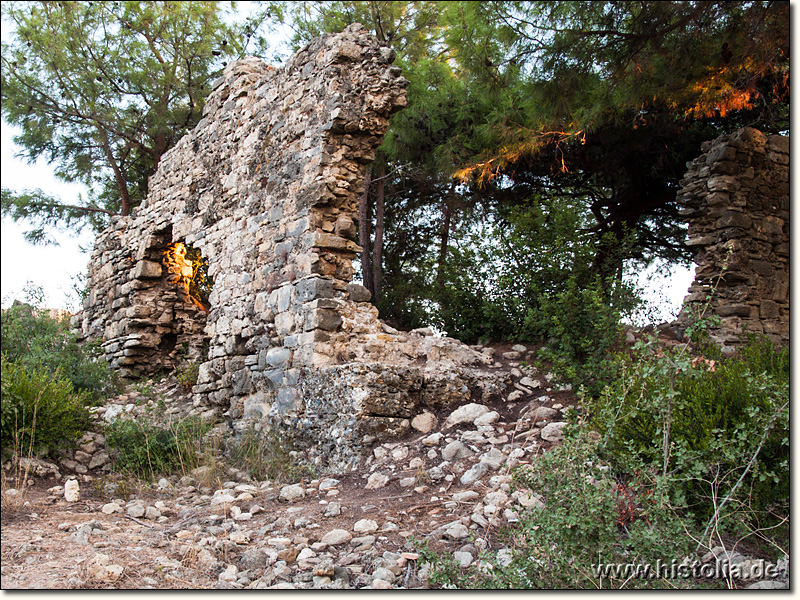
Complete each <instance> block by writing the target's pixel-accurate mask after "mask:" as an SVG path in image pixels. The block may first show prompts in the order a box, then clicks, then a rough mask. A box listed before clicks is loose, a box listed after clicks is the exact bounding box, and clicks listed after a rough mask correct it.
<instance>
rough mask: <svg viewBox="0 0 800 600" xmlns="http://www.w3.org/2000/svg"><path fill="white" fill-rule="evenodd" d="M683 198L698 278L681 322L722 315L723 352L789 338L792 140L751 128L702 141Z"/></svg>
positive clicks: (719, 338)
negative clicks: (748, 339) (756, 340)
mask: <svg viewBox="0 0 800 600" xmlns="http://www.w3.org/2000/svg"><path fill="white" fill-rule="evenodd" d="M703 152H704V153H703V154H702V155H701V156H700V157H699V158H697V159H695V160H694V161H692V162H690V163H689V164H688V165H687V166H688V167H689V170H688V171H687V173H686V175H685V176H684V178H683V180H682V182H681V185H682V189H681V191H680V192H679V194H678V200H679V202H680V203H681V205H682V211H681V214H682V215H683V216H684V217H686V218H687V220H688V223H689V232H688V240H687V242H686V243H687V245H689V246H691V247H693V248H694V249H695V252H696V254H695V263H696V264H697V269H696V274H695V281H694V283H693V284H692V286H691V287H690V288H689V295H688V296H687V297H686V299H685V301H684V309H683V311H682V312H681V314H680V315H679V317H678V321H677V322H678V324H679V325H680V326H681V327H683V328H685V327H687V326H689V325H691V324H692V323H693V322H695V321H696V320H697V319H698V318H699V317H701V316H702V317H711V316H715V317H718V318H719V325H718V326H714V327H713V328H712V329H711V331H710V335H711V338H712V339H713V340H714V341H715V342H717V343H718V344H720V345H721V346H722V348H723V350H724V351H731V350H733V348H735V346H737V345H739V344H741V343H742V342H744V341H745V339H744V334H745V333H746V332H751V333H757V334H760V333H763V334H765V335H766V336H767V337H769V338H771V339H772V340H773V341H774V342H776V343H779V344H783V345H786V344H788V342H789V138H788V137H784V136H780V135H771V136H765V135H764V134H763V133H761V132H760V131H758V130H756V129H752V128H749V127H745V128H743V129H740V130H739V131H736V132H734V133H732V134H730V135H723V136H720V137H718V138H717V139H715V140H713V141H710V142H706V143H704V144H703Z"/></svg>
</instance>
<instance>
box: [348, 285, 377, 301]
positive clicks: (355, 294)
mask: <svg viewBox="0 0 800 600" xmlns="http://www.w3.org/2000/svg"><path fill="white" fill-rule="evenodd" d="M345 291H346V292H347V294H348V296H349V297H350V300H352V301H353V302H369V301H370V300H371V299H372V292H370V291H369V290H368V289H367V288H365V287H364V286H363V285H361V284H359V283H348V284H347V285H346V286H345Z"/></svg>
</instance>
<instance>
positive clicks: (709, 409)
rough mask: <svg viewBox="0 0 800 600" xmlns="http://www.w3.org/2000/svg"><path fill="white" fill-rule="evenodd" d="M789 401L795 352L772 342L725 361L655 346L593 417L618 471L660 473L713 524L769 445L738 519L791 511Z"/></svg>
mask: <svg viewBox="0 0 800 600" xmlns="http://www.w3.org/2000/svg"><path fill="white" fill-rule="evenodd" d="M788 400H789V359H788V350H786V349H777V348H774V347H773V346H772V344H771V343H770V342H769V341H768V340H765V339H762V340H757V339H752V340H751V341H750V343H749V344H748V345H747V346H745V347H744V348H742V349H741V350H740V352H739V353H738V356H735V357H732V358H727V359H723V360H721V361H716V360H713V359H708V358H705V357H702V356H696V357H692V356H690V355H689V354H688V353H687V352H686V351H685V350H684V349H673V350H669V349H664V348H661V347H660V346H659V345H658V344H657V343H656V342H655V341H650V342H648V343H643V344H640V345H638V346H637V347H636V349H635V354H634V356H633V357H632V358H631V359H630V360H628V361H627V362H626V363H624V365H623V371H622V375H621V377H620V378H619V379H618V380H617V381H616V382H615V383H614V384H613V385H611V386H609V387H608V388H607V389H606V391H605V392H604V393H603V394H602V395H601V396H600V397H599V398H598V399H597V401H596V402H595V403H594V404H593V405H592V406H591V407H590V409H591V411H592V413H593V415H594V419H595V425H596V427H597V429H598V431H599V432H600V433H601V435H602V436H603V441H602V443H601V453H602V455H603V456H604V457H605V458H606V459H607V460H608V461H609V462H611V463H612V464H613V465H614V466H615V467H616V468H617V469H622V470H627V471H628V472H630V468H629V467H628V466H627V465H626V461H630V460H635V461H636V462H638V461H643V462H644V463H645V464H648V465H652V466H653V467H655V468H656V469H657V470H658V471H659V472H660V473H662V474H663V475H664V476H668V477H669V478H670V479H671V481H672V484H671V489H672V494H673V501H674V502H675V503H676V504H683V505H686V506H687V507H688V508H689V509H690V510H691V511H692V512H693V513H694V514H695V516H696V517H698V518H700V519H707V518H708V517H709V516H710V515H711V514H712V513H713V512H714V507H715V504H716V503H717V502H718V501H719V500H720V499H721V498H723V497H725V496H726V495H728V494H729V493H730V492H731V491H732V490H733V487H734V485H735V484H736V482H737V481H738V479H739V478H740V477H741V476H742V475H743V474H744V471H745V469H746V467H747V465H748V463H749V462H750V460H751V458H752V456H753V455H754V453H755V451H756V449H757V448H758V447H759V444H760V443H761V440H762V438H763V439H764V442H763V445H762V447H761V449H760V451H759V454H758V456H757V459H756V461H754V463H753V467H752V468H751V469H750V471H749V472H748V473H747V475H746V476H745V479H744V480H743V481H742V484H740V486H739V488H738V492H739V493H738V496H737V498H738V499H739V503H738V504H735V505H730V509H731V510H734V506H736V507H737V508H736V509H735V510H739V509H741V508H742V504H741V503H742V502H743V503H745V504H746V506H747V509H748V510H749V511H767V510H768V509H769V507H773V508H774V507H775V505H776V504H777V505H781V504H786V503H787V502H788V484H789V470H788V458H789V443H788V435H789V409H788ZM714 499H716V500H714ZM751 514H752V513H751Z"/></svg>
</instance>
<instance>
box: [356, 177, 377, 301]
mask: <svg viewBox="0 0 800 600" xmlns="http://www.w3.org/2000/svg"><path fill="white" fill-rule="evenodd" d="M371 183H372V171H371V167H367V173H366V175H365V176H364V194H363V195H362V196H361V198H359V200H358V245H359V246H361V278H362V279H363V280H364V287H365V288H367V289H368V290H369V291H370V292H371V293H372V295H373V296H374V295H375V286H374V284H373V281H372V264H371V261H370V254H369V238H370V235H369V225H370V220H371V218H370V214H369V188H370V185H371Z"/></svg>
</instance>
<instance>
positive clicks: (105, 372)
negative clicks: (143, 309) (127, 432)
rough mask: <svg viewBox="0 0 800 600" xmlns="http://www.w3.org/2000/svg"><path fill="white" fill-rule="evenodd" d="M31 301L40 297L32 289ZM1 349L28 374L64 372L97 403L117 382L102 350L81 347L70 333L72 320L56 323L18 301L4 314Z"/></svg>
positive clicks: (64, 375)
mask: <svg viewBox="0 0 800 600" xmlns="http://www.w3.org/2000/svg"><path fill="white" fill-rule="evenodd" d="M28 298H29V299H30V300H31V301H32V302H34V303H36V302H38V301H40V299H41V294H40V293H37V290H35V289H34V290H30V291H29V292H28ZM0 329H1V330H2V336H1V337H0V346H1V347H2V350H3V352H5V353H6V357H7V358H8V360H9V361H11V362H16V363H20V364H22V365H24V366H25V367H26V368H27V369H28V370H29V371H30V370H37V369H42V370H45V371H48V372H55V371H56V370H59V369H60V370H61V373H62V376H63V377H65V378H67V379H69V381H70V382H71V383H72V385H73V386H74V387H75V389H77V390H83V391H85V392H87V394H88V395H89V397H90V398H91V399H92V400H93V401H95V402H97V401H100V400H101V399H102V398H104V397H107V396H108V395H110V394H111V393H113V391H114V388H115V382H114V380H113V376H112V374H111V370H110V369H109V367H108V365H107V364H106V363H105V362H104V361H103V360H102V359H100V357H99V354H100V352H99V348H98V347H97V346H96V345H91V344H87V345H85V346H79V345H78V343H77V341H76V336H75V334H74V333H73V332H72V331H71V330H70V324H69V319H63V320H60V321H59V320H55V319H53V318H51V317H50V316H48V314H47V313H46V312H45V311H43V310H41V309H38V308H36V307H35V306H31V305H30V304H23V303H20V302H15V303H14V304H13V305H12V306H11V307H10V308H8V309H7V310H4V311H3V313H2V320H0Z"/></svg>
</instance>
